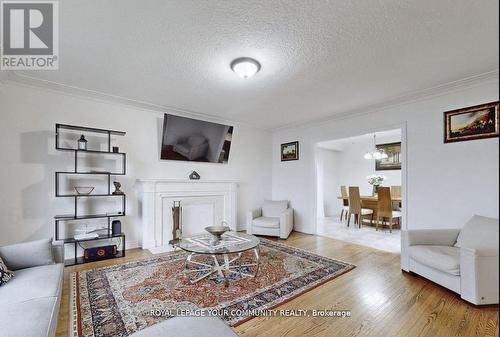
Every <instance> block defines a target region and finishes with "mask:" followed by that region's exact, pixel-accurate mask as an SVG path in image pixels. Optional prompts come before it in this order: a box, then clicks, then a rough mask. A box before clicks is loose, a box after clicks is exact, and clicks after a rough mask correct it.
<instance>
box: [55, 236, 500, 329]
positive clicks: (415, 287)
mask: <svg viewBox="0 0 500 337" xmlns="http://www.w3.org/2000/svg"><path fill="white" fill-rule="evenodd" d="M286 244H289V245H291V246H294V247H298V248H302V249H306V250H308V251H311V252H314V253H317V254H320V255H324V256H328V257H332V258H335V259H339V260H343V261H346V262H350V263H353V264H355V265H356V266H357V267H356V268H355V269H354V270H353V271H350V272H348V273H346V274H344V275H341V276H339V277H338V278H336V279H334V280H332V281H330V282H327V283H326V284H324V285H322V286H320V287H318V288H316V289H313V290H311V291H310V292H308V293H305V294H303V295H301V296H299V297H297V298H295V299H293V300H291V301H290V302H287V303H285V304H283V305H282V306H280V307H279V309H336V310H350V311H351V313H352V315H351V317H349V318H320V317H307V318H306V317H296V318H289V317H286V318H285V317H273V318H269V317H266V318H264V317H258V318H254V319H251V320H249V321H247V322H245V323H243V324H241V325H240V326H238V327H236V328H235V331H236V332H237V333H238V334H239V335H241V336H243V337H251V336H252V337H253V336H259V337H264V336H269V337H278V336H287V337H294V336H329V337H331V336H384V337H389V336H446V337H447V336H498V335H499V333H498V312H499V311H498V309H499V307H498V305H494V306H482V307H477V306H473V305H471V304H468V303H467V302H465V301H463V300H462V299H460V297H459V296H458V295H457V294H455V293H453V292H451V291H449V290H447V289H445V288H442V287H440V286H438V285H435V284H434V283H432V282H430V281H427V280H425V279H424V278H421V277H419V276H416V275H412V274H407V273H404V272H402V271H401V269H400V258H399V254H394V253H389V252H384V251H380V250H376V249H372V248H368V247H364V246H358V245H355V244H352V243H347V242H343V241H338V240H334V239H330V238H326V237H321V236H314V235H305V234H300V233H292V235H291V236H290V238H289V239H288V240H286ZM148 256H151V254H150V253H149V252H148V251H143V250H140V249H134V250H130V251H127V257H125V258H121V259H115V260H108V261H101V262H96V263H92V264H86V265H81V266H76V267H69V268H66V271H65V279H64V288H63V297H62V302H61V310H60V314H59V322H58V328H57V336H58V337H66V336H67V335H68V319H69V275H70V273H71V272H73V271H79V270H85V269H92V268H97V267H101V266H107V265H111V264H117V263H122V262H126V261H131V260H137V259H141V258H146V257H148ZM200 337H205V336H200ZM207 337H208V336H207Z"/></svg>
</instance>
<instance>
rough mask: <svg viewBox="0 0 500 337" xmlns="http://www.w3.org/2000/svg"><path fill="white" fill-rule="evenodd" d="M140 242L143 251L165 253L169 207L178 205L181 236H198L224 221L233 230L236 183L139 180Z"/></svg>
mask: <svg viewBox="0 0 500 337" xmlns="http://www.w3.org/2000/svg"><path fill="white" fill-rule="evenodd" d="M139 184H140V187H141V204H142V241H141V246H142V248H143V249H150V250H152V251H168V250H171V249H172V247H171V246H170V245H169V241H170V240H172V229H173V217H172V206H173V204H174V201H175V202H178V201H180V202H181V205H182V233H183V235H192V234H196V233H202V232H203V231H204V228H205V227H206V226H212V225H216V224H220V223H221V222H222V221H226V222H227V223H228V224H229V227H230V228H231V229H232V230H236V227H237V226H236V205H237V203H236V197H237V193H236V191H237V187H238V184H237V182H236V181H231V180H197V181H193V180H187V179H186V180H184V179H178V180H173V179H142V180H139Z"/></svg>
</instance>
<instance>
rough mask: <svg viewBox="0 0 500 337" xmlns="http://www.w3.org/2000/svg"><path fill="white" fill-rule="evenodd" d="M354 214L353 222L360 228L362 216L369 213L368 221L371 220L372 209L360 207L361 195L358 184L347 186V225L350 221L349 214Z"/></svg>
mask: <svg viewBox="0 0 500 337" xmlns="http://www.w3.org/2000/svg"><path fill="white" fill-rule="evenodd" d="M352 215H354V224H358V226H359V228H361V224H362V223H363V217H365V216H368V215H371V219H370V223H372V222H373V210H371V209H368V208H363V207H361V196H360V194H359V187H358V186H349V214H348V216H347V227H349V225H350V223H351V216H352Z"/></svg>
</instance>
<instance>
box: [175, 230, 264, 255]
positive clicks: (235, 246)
mask: <svg viewBox="0 0 500 337" xmlns="http://www.w3.org/2000/svg"><path fill="white" fill-rule="evenodd" d="M213 238H214V237H213V236H212V235H211V234H209V233H204V234H198V235H193V236H188V237H183V238H182V239H180V241H179V243H178V247H179V248H181V249H183V250H185V251H188V252H191V253H197V254H210V255H214V254H231V253H241V252H244V251H247V250H250V249H254V248H255V247H257V246H258V245H259V243H260V240H259V238H257V237H255V236H253V235H250V234H246V233H239V232H226V233H224V234H223V235H222V237H221V241H219V242H218V243H216V244H214V243H213V241H212V240H213Z"/></svg>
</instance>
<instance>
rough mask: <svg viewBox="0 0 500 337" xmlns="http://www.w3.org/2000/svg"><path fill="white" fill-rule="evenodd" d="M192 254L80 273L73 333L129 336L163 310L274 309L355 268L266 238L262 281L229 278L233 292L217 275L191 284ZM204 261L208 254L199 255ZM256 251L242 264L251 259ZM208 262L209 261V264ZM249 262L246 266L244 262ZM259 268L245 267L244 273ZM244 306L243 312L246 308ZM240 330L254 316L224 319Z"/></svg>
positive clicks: (75, 281) (234, 275)
mask: <svg viewBox="0 0 500 337" xmlns="http://www.w3.org/2000/svg"><path fill="white" fill-rule="evenodd" d="M185 258H186V253H184V252H182V251H179V252H175V253H171V254H169V255H163V256H159V257H154V258H149V259H147V260H141V261H135V262H129V263H125V264H120V265H113V266H109V267H104V268H98V269H93V270H87V271H81V272H78V273H73V274H72V277H71V280H72V285H71V291H72V294H71V316H72V317H71V318H72V319H71V323H72V324H71V329H72V335H73V336H78V337H108V336H123V337H125V336H129V335H130V334H132V333H134V332H136V331H139V330H142V329H144V328H146V327H148V326H151V325H153V324H157V323H159V322H161V321H163V320H165V319H168V317H169V316H168V315H153V314H152V311H154V310H156V311H158V310H163V311H167V312H168V311H169V310H176V311H177V310H196V309H200V308H203V309H207V310H212V309H213V310H219V312H220V311H222V310H221V309H238V310H227V311H224V312H236V313H239V312H241V311H242V310H254V309H257V310H258V309H270V308H274V307H276V306H278V305H280V304H283V303H284V302H286V301H288V300H290V299H292V298H294V297H297V296H299V295H301V294H303V293H305V292H307V291H309V290H311V289H313V288H315V287H317V286H319V285H321V284H323V283H325V282H327V281H329V280H332V279H333V278H335V277H337V276H339V275H341V274H343V273H345V272H347V271H349V270H351V269H353V268H354V266H353V265H351V264H348V263H345V262H341V261H337V260H334V259H330V258H327V257H324V256H319V255H315V254H311V253H309V252H307V251H305V250H300V249H297V248H294V247H290V246H288V245H284V244H281V243H276V242H274V241H270V240H266V239H261V244H260V269H259V272H258V274H257V277H256V278H247V277H245V278H243V279H241V276H240V274H239V273H231V274H230V285H229V287H225V286H224V279H223V278H222V277H220V276H218V275H217V274H213V275H212V276H209V277H208V278H206V279H204V280H202V281H200V282H198V283H196V284H190V283H189V281H188V279H187V276H186V273H184V272H183V270H184V262H185ZM199 258H203V257H199ZM252 258H253V253H251V252H247V253H245V254H244V256H243V257H242V259H243V260H244V261H245V260H246V261H247V263H248V262H250V261H251V259H252ZM205 262H208V261H205ZM243 264H245V263H243ZM250 268H252V267H242V269H243V270H241V271H242V272H244V273H251V270H248V269H250ZM240 309H241V310H240ZM221 318H222V319H223V320H225V321H226V322H227V323H228V324H229V325H231V326H236V325H238V324H241V323H242V322H243V321H245V320H247V319H249V318H251V317H248V316H242V315H237V314H234V315H231V314H229V315H224V316H223V317H221Z"/></svg>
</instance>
